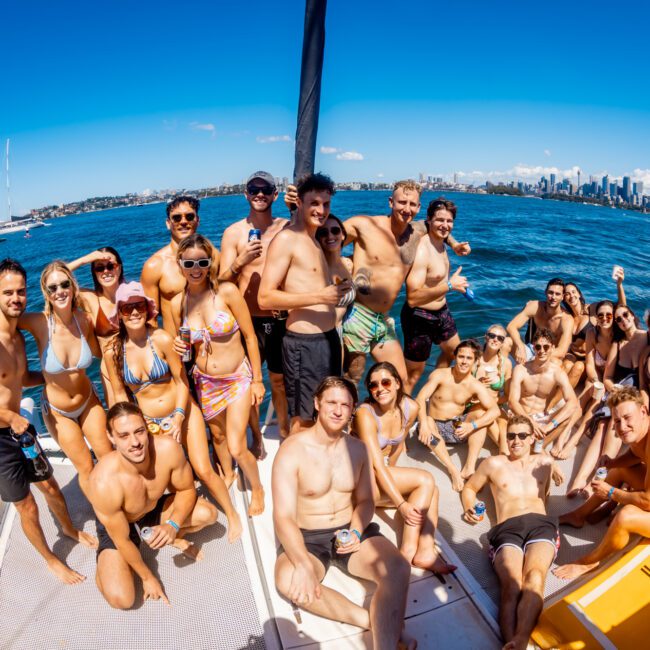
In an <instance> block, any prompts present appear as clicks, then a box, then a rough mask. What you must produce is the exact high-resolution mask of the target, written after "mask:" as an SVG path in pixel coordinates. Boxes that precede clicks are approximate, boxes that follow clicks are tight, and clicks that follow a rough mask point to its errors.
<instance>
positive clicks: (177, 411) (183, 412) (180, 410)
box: [174, 406, 185, 417]
mask: <svg viewBox="0 0 650 650" xmlns="http://www.w3.org/2000/svg"><path fill="white" fill-rule="evenodd" d="M174 413H180V414H181V415H182V416H183V417H185V409H183V408H181V407H180V406H177V407H176V408H175V409H174Z"/></svg>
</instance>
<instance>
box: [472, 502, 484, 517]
mask: <svg viewBox="0 0 650 650" xmlns="http://www.w3.org/2000/svg"><path fill="white" fill-rule="evenodd" d="M474 514H475V515H476V516H477V517H478V518H479V520H480V521H483V517H484V515H485V503H483V501H477V502H476V503H475V504H474Z"/></svg>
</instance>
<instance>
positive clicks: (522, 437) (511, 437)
mask: <svg viewBox="0 0 650 650" xmlns="http://www.w3.org/2000/svg"><path fill="white" fill-rule="evenodd" d="M529 435H531V434H530V433H510V432H508V433H506V438H507V439H508V440H514V439H515V438H519V440H526V438H528V436H529Z"/></svg>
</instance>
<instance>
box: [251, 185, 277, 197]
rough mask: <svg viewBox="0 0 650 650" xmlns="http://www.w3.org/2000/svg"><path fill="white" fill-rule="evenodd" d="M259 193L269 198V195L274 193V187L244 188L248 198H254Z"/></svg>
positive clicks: (253, 186) (255, 186)
mask: <svg viewBox="0 0 650 650" xmlns="http://www.w3.org/2000/svg"><path fill="white" fill-rule="evenodd" d="M260 192H261V193H262V194H264V196H271V194H273V192H275V187H271V186H270V185H248V186H247V187H246V193H247V194H248V195H249V196H256V195H258V194H259V193H260Z"/></svg>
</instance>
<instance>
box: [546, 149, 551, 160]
mask: <svg viewBox="0 0 650 650" xmlns="http://www.w3.org/2000/svg"><path fill="white" fill-rule="evenodd" d="M544 155H545V156H548V157H549V158H550V156H551V150H550V149H544Z"/></svg>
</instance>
